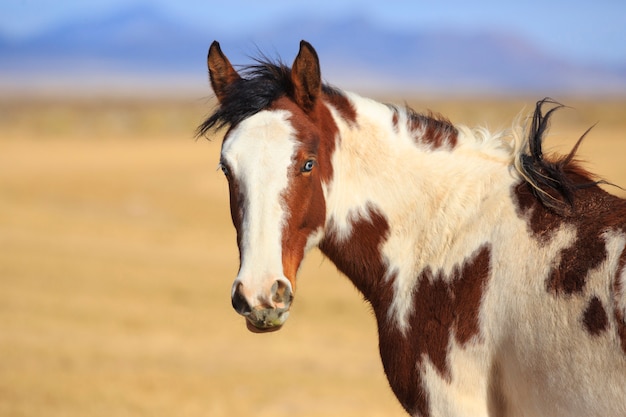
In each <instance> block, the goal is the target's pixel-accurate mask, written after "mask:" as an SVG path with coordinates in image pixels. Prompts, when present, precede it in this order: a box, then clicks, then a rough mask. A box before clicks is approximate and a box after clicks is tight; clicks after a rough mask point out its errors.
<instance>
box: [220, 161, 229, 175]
mask: <svg viewBox="0 0 626 417" xmlns="http://www.w3.org/2000/svg"><path fill="white" fill-rule="evenodd" d="M220 169H221V170H222V172H223V173H224V175H226V177H230V170H229V169H228V167H227V166H226V165H224V164H220Z"/></svg>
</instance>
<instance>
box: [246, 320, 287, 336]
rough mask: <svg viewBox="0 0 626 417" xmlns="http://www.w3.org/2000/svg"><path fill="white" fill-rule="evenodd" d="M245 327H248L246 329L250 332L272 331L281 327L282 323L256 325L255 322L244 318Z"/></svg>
mask: <svg viewBox="0 0 626 417" xmlns="http://www.w3.org/2000/svg"><path fill="white" fill-rule="evenodd" d="M246 327H248V330H250V332H252V333H272V332H277V331H278V330H280V329H282V327H283V325H282V324H279V325H275V326H270V327H257V325H256V324H254V323H252V322H251V321H249V320H246Z"/></svg>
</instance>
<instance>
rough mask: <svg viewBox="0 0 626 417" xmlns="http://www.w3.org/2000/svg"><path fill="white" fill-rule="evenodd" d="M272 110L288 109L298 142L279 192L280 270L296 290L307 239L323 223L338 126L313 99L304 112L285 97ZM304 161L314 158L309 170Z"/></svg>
mask: <svg viewBox="0 0 626 417" xmlns="http://www.w3.org/2000/svg"><path fill="white" fill-rule="evenodd" d="M272 109H273V110H276V109H281V110H287V111H288V112H289V113H290V114H291V117H290V118H289V121H290V123H291V124H292V126H293V128H294V130H295V131H296V138H297V141H298V145H297V148H296V152H295V154H294V155H293V157H292V161H293V164H292V166H291V167H290V169H289V172H288V176H289V186H288V187H287V189H286V190H285V191H284V192H283V194H282V195H281V198H282V204H283V206H284V208H285V211H286V212H287V213H288V217H287V219H286V223H285V225H284V226H283V231H282V253H283V272H284V274H285V276H286V277H287V278H288V279H289V281H290V282H291V285H292V287H293V288H294V289H295V284H296V282H295V278H296V273H297V271H298V268H299V267H300V263H301V262H302V258H303V257H304V249H305V247H306V243H307V240H308V238H309V236H311V234H313V233H314V232H315V231H316V230H317V229H319V228H321V227H322V226H323V225H324V222H325V220H326V201H325V199H324V193H323V190H322V182H328V181H330V180H331V178H332V165H331V156H332V153H333V151H334V149H335V138H336V136H337V134H338V129H337V125H336V124H335V121H334V119H333V118H332V115H331V113H330V111H329V110H328V108H327V107H326V106H325V105H324V104H323V103H322V102H320V101H316V103H315V104H314V107H313V109H312V110H311V111H309V112H307V113H305V112H304V111H303V110H302V109H301V108H300V107H299V106H298V105H297V104H296V103H294V102H293V101H291V100H290V99H289V98H287V97H282V98H280V99H278V100H276V101H275V102H274V103H273V105H272ZM307 161H314V166H313V169H312V170H311V171H310V172H307V171H305V170H303V167H304V166H305V164H306V163H307Z"/></svg>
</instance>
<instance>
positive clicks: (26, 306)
mask: <svg viewBox="0 0 626 417" xmlns="http://www.w3.org/2000/svg"><path fill="white" fill-rule="evenodd" d="M563 101H565V102H566V103H567V104H570V105H572V106H573V107H574V108H575V109H573V110H571V109H570V110H563V111H561V112H560V113H559V114H557V116H556V117H555V119H554V123H553V129H552V132H553V135H554V136H553V139H551V140H550V141H549V142H548V147H549V148H553V149H555V150H557V151H560V152H566V151H567V150H569V148H570V147H571V146H572V145H573V143H574V141H575V139H576V138H577V137H578V136H579V135H580V134H582V133H583V132H584V131H585V129H586V128H587V127H588V126H590V125H591V124H593V123H595V122H599V124H598V126H597V127H596V128H595V129H594V130H593V131H592V133H591V134H590V135H589V137H588V139H587V140H586V142H585V143H584V145H583V146H582V147H581V149H580V154H581V156H582V157H583V158H584V159H586V160H588V161H589V164H588V166H589V167H590V169H591V170H593V171H595V172H597V173H599V174H601V175H602V176H603V177H605V178H607V179H608V180H610V181H613V182H615V183H617V184H621V185H622V186H626V163H625V162H626V158H625V156H626V102H624V101H622V102H619V101H613V102H578V101H574V102H572V101H568V100H566V99H565V100H563ZM399 102H400V103H401V102H402V101H399ZM412 104H414V106H415V107H416V108H418V109H425V108H430V109H432V110H434V111H437V112H441V113H443V114H445V115H448V116H449V117H450V119H451V120H452V121H454V122H460V123H466V124H470V125H473V124H477V123H478V124H485V125H487V126H488V127H490V128H492V129H494V130H495V129H499V128H505V127H508V126H509V124H510V122H511V120H512V119H513V118H514V117H515V116H516V115H517V113H518V112H519V111H520V110H521V109H522V107H523V106H526V108H527V109H530V108H532V105H533V103H532V101H530V100H529V101H523V100H509V101H471V100H463V101H444V100H437V101H432V102H420V101H415V102H413V103H412ZM210 107H211V105H210V103H207V102H206V101H204V100H189V101H185V100H175V101H164V100H161V101H159V100H156V101H155V100H153V101H140V100H135V101H132V100H125V101H124V100H113V99H107V100H96V99H91V100H87V99H74V100H52V99H48V100H40V101H32V100H21V101H20V100H8V99H4V100H3V101H0V416H15V417H19V416H46V417H57V416H59V417H60V416H63V417H78V416H81V417H92V416H93V417H96V416H103V417H104V416H107V417H110V416H115V417H125V416H164V417H165V416H167V417H170V416H212V417H221V416H228V417H238V416H255V417H265V416H273V417H281V416H290V417H312V416H342V417H350V416H359V417H363V416H402V415H404V413H403V411H402V409H401V408H400V406H399V405H398V404H397V403H396V401H395V399H394V398H393V395H392V394H391V391H390V390H389V388H388V386H387V383H386V380H385V378H384V375H383V370H382V366H381V365H380V361H379V359H378V352H377V339H376V329H375V324H374V320H373V317H372V315H371V313H370V311H369V308H368V306H367V305H366V304H365V303H364V302H363V301H362V299H361V297H360V296H359V294H358V293H357V292H356V290H354V289H353V287H352V286H351V284H350V283H349V282H348V281H347V280H346V279H345V278H343V277H341V276H340V275H339V274H338V273H337V272H336V271H335V268H334V267H333V266H332V264H330V262H328V261H324V260H323V259H322V258H321V257H320V256H319V254H317V253H314V254H313V255H312V256H311V257H309V258H308V259H307V260H306V262H305V265H304V267H303V269H302V273H301V276H300V278H299V289H298V290H299V291H298V294H297V297H296V302H295V304H294V307H293V311H292V315H291V318H290V319H289V321H288V323H287V324H286V326H285V327H284V329H282V330H281V331H280V332H277V333H271V334H265V335H258V334H251V333H249V332H248V331H247V330H246V328H245V325H244V321H243V319H242V318H240V317H238V316H237V315H236V314H235V312H234V311H233V310H232V308H231V306H230V299H229V294H230V286H231V283H232V280H233V279H234V276H235V274H236V271H237V266H238V264H237V261H238V259H237V252H236V244H235V236H234V230H233V228H232V226H231V224H230V217H229V211H228V208H227V207H228V201H227V199H228V197H227V186H226V182H225V180H224V179H223V177H222V175H221V173H220V172H218V171H217V170H216V166H217V161H218V152H219V147H220V141H219V138H217V139H216V140H214V141H212V142H210V141H206V140H198V141H195V140H194V139H193V131H194V128H195V126H196V125H197V124H198V123H199V122H200V121H201V119H202V117H203V115H205V114H206V113H207V112H208V111H209V109H210ZM611 190H612V192H614V193H616V194H619V195H622V196H625V195H626V192H624V191H622V190H619V189H617V188H611Z"/></svg>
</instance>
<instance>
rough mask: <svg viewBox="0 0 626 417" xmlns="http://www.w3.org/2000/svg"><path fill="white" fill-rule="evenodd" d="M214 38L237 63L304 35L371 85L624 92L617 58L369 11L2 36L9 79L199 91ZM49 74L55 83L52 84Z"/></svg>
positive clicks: (110, 24) (625, 69) (352, 79)
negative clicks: (228, 27) (600, 59)
mask: <svg viewBox="0 0 626 417" xmlns="http://www.w3.org/2000/svg"><path fill="white" fill-rule="evenodd" d="M214 39H217V40H219V41H220V43H221V45H222V49H223V50H224V52H225V53H226V54H227V55H228V57H229V59H230V60H231V62H233V63H234V64H249V63H252V62H253V61H252V60H251V58H250V56H258V55H259V51H261V52H262V53H263V54H265V55H267V56H269V57H270V58H277V57H282V59H283V60H284V61H285V62H286V63H288V64H290V63H291V60H292V59H293V57H294V56H295V54H296V53H297V48H298V43H299V41H300V39H306V40H308V41H309V42H311V43H312V44H313V46H314V47H315V48H316V50H317V51H318V54H319V56H320V61H321V65H322V72H323V76H324V78H325V80H327V81H329V82H330V83H332V84H335V85H337V86H340V87H342V88H348V89H356V90H366V91H367V92H385V91H386V92H389V91H394V92H403V93H404V92H426V93H443V94H539V95H563V94H579V95H590V94H595V95H607V94H608V95H625V94H626V58H625V61H624V63H623V64H622V65H621V66H619V65H617V66H612V67H611V66H607V65H604V66H602V65H597V64H594V63H593V62H578V61H572V60H571V59H566V58H564V57H562V56H558V54H555V53H554V52H550V51H548V50H546V49H544V48H542V47H541V45H536V44H533V43H531V42H529V41H528V40H526V39H524V38H522V37H520V36H517V35H516V34H514V33H507V32H504V31H502V30H499V31H495V30H484V31H473V32H467V31H461V30H457V31H452V30H443V29H442V30H438V31H433V30H422V29H420V28H415V29H414V30H410V31H408V30H403V31H401V30H392V29H383V28H381V27H377V26H376V25H374V24H373V23H372V22H371V21H369V20H368V19H366V18H363V17H359V16H355V17H348V18H337V19H320V18H307V17H301V18H299V17H297V16H296V17H293V18H290V19H289V20H288V21H277V22H275V23H274V24H272V25H268V26H267V27H265V28H261V29H259V28H255V29H254V30H253V29H251V30H250V31H249V32H247V33H246V32H244V33H237V34H233V33H221V32H220V31H219V30H214V29H212V28H211V27H207V28H202V29H200V28H197V27H191V26H189V25H187V24H185V22H182V21H177V20H176V18H174V17H172V16H169V15H167V14H166V13H163V12H161V11H160V10H158V9H155V8H154V7H148V6H143V7H134V8H131V9H127V10H123V11H120V12H117V13H115V14H112V15H109V16H102V17H99V18H94V19H88V20H85V19H81V20H76V21H71V22H66V23H65V24H62V25H59V26H57V27H54V28H50V29H49V30H47V31H45V32H42V33H39V34H37V35H33V36H30V37H28V38H24V39H19V40H11V39H8V38H3V37H1V36H0V57H2V58H1V59H0V89H5V90H11V89H12V90H14V91H19V90H20V89H26V90H27V89H31V90H32V89H38V88H47V87H50V86H52V87H54V86H56V87H57V88H58V89H60V90H62V91H67V89H69V88H76V89H81V88H82V89H85V88H86V89H92V90H93V89H95V90H98V89H101V90H102V89H104V90H108V89H110V88H115V87H116V86H117V87H119V88H120V89H128V88H130V89H133V88H136V89H141V88H143V89H145V90H159V91H173V90H177V89H180V90H181V91H183V90H184V91H192V90H196V91H197V90H198V89H200V90H201V91H200V92H199V93H198V94H200V95H203V94H205V92H206V88H207V82H206V51H207V49H208V46H209V45H210V43H211V42H212V41H213V40H214ZM46 86H47V87H46Z"/></svg>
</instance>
